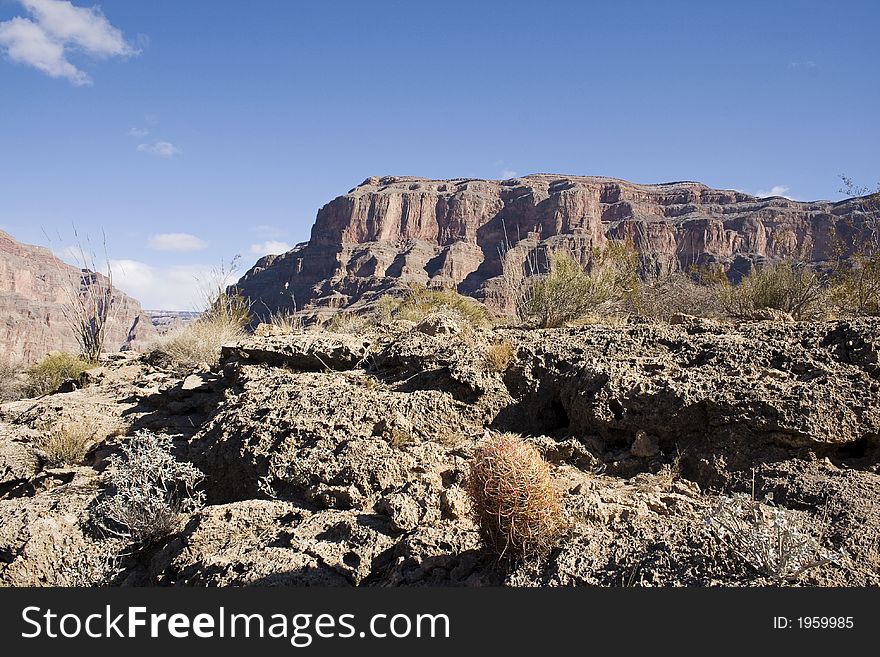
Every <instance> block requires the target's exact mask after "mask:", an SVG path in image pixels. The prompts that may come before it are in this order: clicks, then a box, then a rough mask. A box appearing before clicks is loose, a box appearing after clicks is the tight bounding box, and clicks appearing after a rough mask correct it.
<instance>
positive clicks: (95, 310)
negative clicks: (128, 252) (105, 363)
mask: <svg viewBox="0 0 880 657" xmlns="http://www.w3.org/2000/svg"><path fill="white" fill-rule="evenodd" d="M74 236H75V237H76V240H77V246H76V248H75V250H74V251H75V253H76V256H75V257H76V260H77V266H78V267H79V268H80V271H79V272H76V273H73V272H70V271H68V270H67V269H66V266H65V269H64V271H63V275H64V276H65V277H66V278H67V279H68V282H67V285H65V286H64V292H65V294H66V299H65V301H64V303H63V304H62V307H61V309H62V312H63V313H64V317H65V319H66V320H67V323H68V324H69V325H70V328H71V329H72V330H73V333H74V335H75V336H76V340H77V342H78V343H79V347H80V355H81V356H82V358H83V359H85V360H86V361H88V362H90V363H96V362H98V357H99V356H100V355H101V352H102V351H104V343H105V341H106V338H107V328H108V326H109V325H110V324H111V323H112V322H113V320H114V319H115V314H116V304H115V303H114V296H115V289H114V287H113V269H112V267H111V266H110V258H109V257H108V255H107V242H106V239H105V240H104V260H105V261H106V263H107V265H106V271H107V273H106V274H101V273H99V272H98V266H97V264H96V257H95V253H94V251H93V250H92V249H91V248H90V247H89V248H88V249H86V248H84V247H83V244H82V242H81V241H80V239H79V235H78V234H77V233H76V230H75V229H74ZM86 245H87V246H88V240H86Z"/></svg>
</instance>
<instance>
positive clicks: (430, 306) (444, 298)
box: [380, 285, 492, 326]
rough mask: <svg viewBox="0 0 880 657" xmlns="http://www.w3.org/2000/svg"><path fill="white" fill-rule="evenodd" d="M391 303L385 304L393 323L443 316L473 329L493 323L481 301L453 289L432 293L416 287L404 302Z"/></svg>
mask: <svg viewBox="0 0 880 657" xmlns="http://www.w3.org/2000/svg"><path fill="white" fill-rule="evenodd" d="M388 299H389V301H384V302H383V303H385V304H386V308H385V310H386V311H387V312H388V314H389V315H390V317H391V319H406V320H409V321H412V322H419V321H421V320H423V319H424V318H425V317H427V316H428V315H431V314H433V313H443V314H446V315H451V316H453V317H454V318H456V319H458V320H461V321H463V322H465V323H467V324H470V325H472V326H485V325H487V324H489V323H490V322H491V321H492V315H491V314H490V313H489V311H488V310H486V307H485V306H483V305H482V304H481V303H480V302H479V301H476V300H474V299H471V298H469V297H466V296H464V295H462V294H459V293H458V292H456V291H455V290H451V289H449V288H431V289H429V288H426V287H425V286H424V285H412V286H410V289H409V292H408V293H407V295H406V296H405V297H403V298H402V299H396V300H395V299H393V298H392V297H388ZM380 311H381V305H380Z"/></svg>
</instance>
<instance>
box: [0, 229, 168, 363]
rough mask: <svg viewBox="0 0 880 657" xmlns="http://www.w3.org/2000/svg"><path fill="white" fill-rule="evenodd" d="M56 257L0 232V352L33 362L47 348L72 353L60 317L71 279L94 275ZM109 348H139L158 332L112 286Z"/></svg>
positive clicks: (85, 279) (85, 280) (138, 308)
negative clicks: (112, 310) (112, 306)
mask: <svg viewBox="0 0 880 657" xmlns="http://www.w3.org/2000/svg"><path fill="white" fill-rule="evenodd" d="M94 276H100V274H93V273H88V274H84V273H83V272H81V271H80V270H78V269H77V268H75V267H72V266H70V265H68V264H65V263H64V262H62V261H61V260H59V259H58V258H56V257H55V256H54V255H52V253H51V252H50V251H49V250H48V249H44V248H42V247H38V246H31V245H28V244H21V243H20V242H17V241H15V240H14V239H13V238H12V237H11V236H9V235H8V234H6V233H4V232H3V231H0V318H2V319H0V353H2V355H3V356H4V357H5V358H6V359H7V360H11V361H14V362H24V363H28V362H32V361H34V360H36V359H38V358H40V357H41V356H43V355H44V354H46V353H47V352H49V351H52V350H56V349H58V350H63V351H71V352H75V351H76V350H77V348H78V345H77V342H76V337H75V335H74V333H73V331H72V330H71V327H70V325H69V324H68V322H67V320H66V319H65V317H64V306H65V304H66V303H68V302H69V300H70V296H69V290H70V285H71V282H72V281H73V282H74V284H75V283H76V282H77V281H79V282H81V283H82V284H83V285H89V284H91V280H92V277H94ZM113 303H114V312H113V314H114V319H113V321H112V322H111V323H110V325H109V326H108V330H107V342H106V346H107V349H108V350H113V351H115V350H119V349H121V348H138V347H139V346H142V345H144V344H146V343H147V342H150V341H152V340H153V339H155V337H156V335H157V334H156V332H155V329H154V328H153V326H152V324H151V323H150V319H149V317H147V316H146V315H145V314H144V313H143V311H142V310H141V306H140V304H139V303H138V302H137V301H135V300H134V299H132V298H131V297H128V296H126V295H125V294H123V293H122V292H119V291H116V294H115V296H114V302H113Z"/></svg>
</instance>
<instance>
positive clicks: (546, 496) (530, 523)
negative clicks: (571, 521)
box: [467, 434, 566, 561]
mask: <svg viewBox="0 0 880 657" xmlns="http://www.w3.org/2000/svg"><path fill="white" fill-rule="evenodd" d="M467 491H468V494H469V496H470V498H471V503H472V507H473V513H474V518H475V520H476V522H477V524H478V525H479V527H480V534H481V536H482V538H483V543H484V544H485V546H486V548H487V549H489V550H490V551H491V552H492V553H493V554H495V555H497V556H498V558H499V560H502V559H503V560H508V561H517V560H520V559H523V558H534V557H541V556H544V555H546V554H547V552H549V551H550V550H551V549H552V548H553V547H554V546H555V545H556V544H557V542H558V541H559V539H560V537H561V536H562V532H563V531H564V529H565V527H566V521H565V516H564V513H563V511H562V506H561V503H560V499H559V493H558V492H557V491H556V489H555V488H554V487H553V481H552V479H551V476H550V468H549V466H548V464H547V463H546V461H544V460H543V459H542V458H541V455H540V454H539V453H538V450H537V449H536V448H535V447H534V446H533V445H530V444H529V443H527V442H525V441H524V440H523V439H522V438H520V437H519V436H516V435H513V434H500V435H495V436H492V437H491V438H489V439H488V441H487V442H486V443H485V444H483V445H482V446H481V447H479V448H478V449H477V450H476V452H475V453H474V457H473V460H472V461H471V465H470V476H469V477H468V483H467Z"/></svg>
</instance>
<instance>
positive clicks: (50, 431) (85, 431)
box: [36, 420, 96, 467]
mask: <svg viewBox="0 0 880 657" xmlns="http://www.w3.org/2000/svg"><path fill="white" fill-rule="evenodd" d="M95 442H96V432H95V430H94V429H93V428H92V427H90V426H88V425H87V424H86V422H85V421H75V420H74V421H70V422H61V423H58V424H55V425H53V426H51V427H46V428H44V429H43V430H42V435H41V436H40V437H39V438H38V439H37V441H36V447H37V449H38V450H39V451H40V453H41V454H42V455H43V457H44V458H45V459H46V461H48V462H49V464H50V465H52V466H53V467H62V466H65V465H80V464H82V462H83V459H85V457H86V454H87V453H88V451H89V449H90V448H91V447H93V446H94V444H95Z"/></svg>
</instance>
